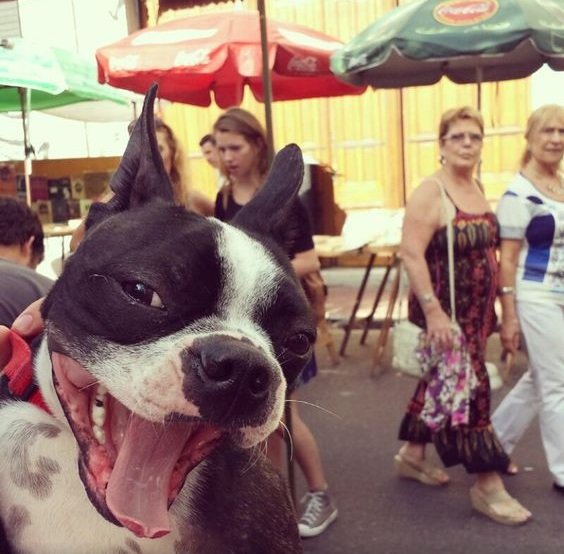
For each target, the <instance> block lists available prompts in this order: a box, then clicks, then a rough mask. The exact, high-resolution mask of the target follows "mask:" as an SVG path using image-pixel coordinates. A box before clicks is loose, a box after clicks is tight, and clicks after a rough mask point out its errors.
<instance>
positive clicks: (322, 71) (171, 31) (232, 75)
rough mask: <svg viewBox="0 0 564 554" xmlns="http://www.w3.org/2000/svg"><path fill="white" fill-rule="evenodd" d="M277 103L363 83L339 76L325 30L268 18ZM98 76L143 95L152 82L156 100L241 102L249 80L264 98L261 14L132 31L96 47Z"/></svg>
mask: <svg viewBox="0 0 564 554" xmlns="http://www.w3.org/2000/svg"><path fill="white" fill-rule="evenodd" d="M267 28H268V30H267V34H268V58H269V65H270V70H271V80H272V97H273V99H274V100H297V99H301V98H319V97H328V96H343V95H347V94H360V93H362V92H364V90H365V89H366V87H353V86H352V85H349V84H346V83H344V82H342V81H339V80H338V79H337V77H335V75H333V73H332V72H331V69H330V57H331V54H332V53H333V52H334V51H335V50H337V49H338V48H340V47H341V46H342V44H343V43H342V42H341V41H339V40H337V39H335V38H333V37H330V36H328V35H326V34H324V33H321V32H319V31H316V30H314V29H310V28H308V27H304V26H303V25H298V24H295V23H285V22H281V21H274V20H271V19H269V20H267ZM96 60H97V62H98V80H99V81H100V83H109V84H110V85H112V86H115V87H118V88H124V89H128V90H132V91H134V92H139V93H142V94H145V92H147V90H148V88H149V86H150V85H151V84H152V83H153V82H155V81H156V82H157V83H158V84H159V92H158V94H159V97H160V98H164V99H166V100H171V101H174V102H183V103H185V104H194V105H197V106H209V105H210V104H211V93H212V91H213V95H214V98H215V102H216V104H217V105H218V106H219V107H221V108H228V107H230V106H236V105H239V104H240V103H241V101H242V99H243V93H244V87H245V85H248V86H249V87H250V88H251V90H252V92H253V94H254V95H255V97H256V98H257V100H260V101H263V99H264V94H263V87H262V83H263V79H262V48H261V32H260V25H259V14H258V12H256V11H249V12H223V13H209V14H203V15H197V16H191V17H187V18H182V19H175V20H173V21H168V22H166V23H162V24H161V25H155V26H153V27H148V28H146V29H142V30H140V31H137V32H136V33H132V34H131V35H129V36H127V37H125V38H123V39H121V40H119V41H117V42H115V43H113V44H110V45H107V46H104V47H102V48H99V49H98V50H97V52H96Z"/></svg>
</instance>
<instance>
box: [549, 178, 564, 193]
mask: <svg viewBox="0 0 564 554" xmlns="http://www.w3.org/2000/svg"><path fill="white" fill-rule="evenodd" d="M546 188H547V189H548V190H549V191H550V192H552V194H564V181H562V179H561V178H560V177H558V183H556V184H554V183H546Z"/></svg>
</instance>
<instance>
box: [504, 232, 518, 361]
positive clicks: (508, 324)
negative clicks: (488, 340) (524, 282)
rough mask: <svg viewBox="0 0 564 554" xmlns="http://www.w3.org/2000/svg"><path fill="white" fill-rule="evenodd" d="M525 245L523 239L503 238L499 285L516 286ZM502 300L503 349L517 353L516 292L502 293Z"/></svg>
mask: <svg viewBox="0 0 564 554" xmlns="http://www.w3.org/2000/svg"><path fill="white" fill-rule="evenodd" d="M522 245H523V241H522V240H515V239H502V241H501V249H500V256H499V286H500V289H502V288H503V287H511V288H515V276H516V274H517V262H518V260H519V253H520V251H521V247H522ZM500 300H501V313H502V318H501V329H500V333H499V336H500V338H501V344H502V345H503V349H504V350H507V351H508V352H511V353H512V354H515V352H516V350H517V349H518V348H519V320H518V319H517V311H516V309H515V294H514V292H511V293H509V294H502V295H501V297H500Z"/></svg>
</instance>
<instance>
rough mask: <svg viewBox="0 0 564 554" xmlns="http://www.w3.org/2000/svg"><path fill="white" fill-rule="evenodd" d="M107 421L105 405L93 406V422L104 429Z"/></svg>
mask: <svg viewBox="0 0 564 554" xmlns="http://www.w3.org/2000/svg"><path fill="white" fill-rule="evenodd" d="M105 420H106V408H104V405H103V404H102V406H98V404H95V405H94V406H92V421H93V422H94V423H95V424H96V425H99V426H100V427H102V426H103V425H104V421H105Z"/></svg>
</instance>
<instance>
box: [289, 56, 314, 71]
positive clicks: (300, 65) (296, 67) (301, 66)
mask: <svg viewBox="0 0 564 554" xmlns="http://www.w3.org/2000/svg"><path fill="white" fill-rule="evenodd" d="M288 71H295V72H296V73H315V72H316V71H317V58H314V57H313V56H306V57H304V58H299V57H298V56H294V57H293V58H292V59H291V60H290V61H289V62H288Z"/></svg>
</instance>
